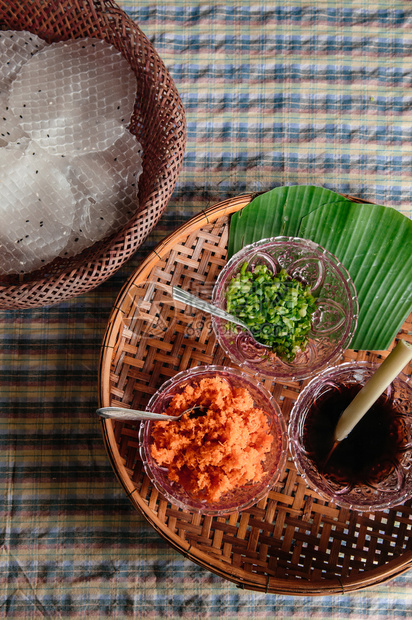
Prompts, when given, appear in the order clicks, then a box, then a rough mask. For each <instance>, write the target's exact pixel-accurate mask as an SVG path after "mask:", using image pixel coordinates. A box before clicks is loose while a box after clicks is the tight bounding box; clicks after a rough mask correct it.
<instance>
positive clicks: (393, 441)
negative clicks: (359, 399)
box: [288, 362, 412, 512]
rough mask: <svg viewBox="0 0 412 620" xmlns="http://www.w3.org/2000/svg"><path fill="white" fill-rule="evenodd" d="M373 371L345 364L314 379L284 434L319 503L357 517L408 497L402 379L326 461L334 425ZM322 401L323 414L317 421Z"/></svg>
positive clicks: (411, 398)
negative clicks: (328, 503)
mask: <svg viewBox="0 0 412 620" xmlns="http://www.w3.org/2000/svg"><path fill="white" fill-rule="evenodd" d="M377 368H378V366H377V365H375V364H369V363H367V362H357V363H353V362H350V363H345V364H341V365H339V366H335V367H333V368H330V369H328V370H325V371H323V372H322V373H320V374H319V376H318V377H316V378H314V379H312V381H311V382H310V383H308V385H307V386H306V387H305V389H304V390H303V391H302V392H301V393H300V395H299V397H298V399H297V400H296V402H295V405H294V407H293V409H292V411H291V415H290V421H289V428H288V433H289V445H290V450H291V454H292V457H293V460H294V462H295V465H296V467H297V469H298V471H299V472H300V474H301V475H302V476H303V478H304V479H305V480H306V482H307V484H308V485H309V486H310V487H311V488H312V489H314V490H315V491H316V492H317V493H318V494H319V495H320V496H321V497H322V498H324V499H326V500H328V501H332V502H333V503H335V504H337V505H338V506H342V507H345V508H351V509H352V510H357V511H360V512H373V511H376V510H383V509H385V508H392V507H393V506H397V505H399V504H402V503H403V502H404V501H406V500H407V499H408V498H409V497H412V385H411V383H410V381H409V379H408V377H407V376H406V375H404V374H403V373H401V374H400V375H398V377H397V378H396V379H395V380H394V381H393V382H392V383H391V385H390V386H389V387H388V388H387V389H386V391H385V392H384V393H383V395H382V396H381V397H380V398H379V401H377V404H376V408H374V409H373V408H371V409H370V410H369V411H368V413H366V414H365V416H364V417H363V418H362V419H361V420H360V421H359V422H358V424H357V425H356V426H355V427H354V428H353V430H352V431H351V433H350V434H349V435H348V436H347V437H346V439H343V440H342V441H341V442H340V443H339V444H338V446H337V448H336V450H335V451H334V453H333V454H332V456H331V457H329V460H328V453H329V451H330V446H331V444H332V443H333V438H332V434H333V432H334V429H335V428H336V420H337V419H338V418H339V415H340V413H341V412H342V410H343V409H344V408H345V407H346V406H347V405H348V404H349V402H350V401H351V400H352V399H353V397H354V394H355V393H356V392H357V391H359V389H361V387H362V386H363V385H364V384H365V383H366V381H367V380H368V379H369V378H370V377H371V376H372V374H373V373H374V372H376V369H377ZM345 391H347V392H346V393H347V395H345ZM350 394H351V396H349V395H350ZM334 395H338V398H337V399H336V400H334V399H335V396H334ZM328 398H330V400H329V403H328V406H327V407H324V409H323V411H325V412H327V413H326V414H325V417H323V416H321V417H319V411H322V406H321V405H322V403H325V401H326V400H327V399H328ZM334 402H335V403H336V405H335V407H334V406H333V403H334ZM378 404H379V409H378ZM373 407H375V406H373ZM372 409H373V410H372ZM315 413H316V415H315ZM355 433H356V434H355ZM317 438H320V441H319V442H318V439H317ZM349 441H351V443H348V442H349ZM344 444H345V445H344ZM339 451H340V452H339ZM348 457H349V458H348ZM342 459H343V460H342ZM325 463H326V464H325ZM348 463H349V467H348Z"/></svg>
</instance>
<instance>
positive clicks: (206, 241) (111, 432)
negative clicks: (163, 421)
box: [99, 195, 412, 595]
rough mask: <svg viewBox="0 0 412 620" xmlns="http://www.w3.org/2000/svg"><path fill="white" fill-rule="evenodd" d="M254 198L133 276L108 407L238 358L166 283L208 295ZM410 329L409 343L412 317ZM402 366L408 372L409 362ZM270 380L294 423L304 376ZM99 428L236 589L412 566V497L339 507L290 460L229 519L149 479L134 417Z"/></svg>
mask: <svg viewBox="0 0 412 620" xmlns="http://www.w3.org/2000/svg"><path fill="white" fill-rule="evenodd" d="M252 198H253V196H252V195H244V196H240V197H238V198H235V199H232V200H228V201H226V202H222V203H219V204H217V205H215V206H214V207H211V208H210V209H208V210H207V211H205V212H203V213H201V214H200V215H198V216H197V217H195V218H194V219H192V220H190V221H189V222H188V223H187V224H185V225H184V226H183V227H181V228H180V229H179V230H177V231H176V232H175V233H174V234H172V235H171V236H169V237H168V238H167V239H166V240H165V241H164V242H162V243H161V244H160V245H159V246H158V247H157V248H156V250H155V251H153V252H152V253H151V254H150V255H149V256H148V257H147V258H146V260H145V261H144V262H143V263H142V264H141V265H140V267H139V268H138V269H137V271H136V272H135V273H134V274H133V275H132V276H131V278H130V279H129V281H128V282H127V283H126V285H125V286H124V288H123V290H122V291H121V293H120V295H119V297H118V299H117V301H116V304H115V307H114V309H113V311H112V314H111V317H110V320H109V324H108V328H107V331H106V334H105V338H104V341H103V345H102V350H101V360H100V372H99V378H100V386H99V396H100V406H109V405H126V406H130V407H132V408H136V409H143V408H144V407H145V405H146V403H147V402H148V399H149V398H150V396H151V395H152V394H153V393H154V392H155V391H156V390H157V389H158V388H159V386H160V385H161V384H162V383H163V382H164V381H165V380H167V379H168V378H169V377H171V376H173V375H175V374H176V373H177V372H178V371H181V370H184V369H186V368H188V367H191V366H196V365H199V364H226V365H230V361H229V360H228V359H226V358H225V357H224V354H223V352H222V350H221V349H220V347H219V346H218V345H217V342H216V340H215V337H214V335H213V332H212V331H211V329H210V320H208V319H207V318H206V320H205V317H204V316H202V314H201V313H199V312H197V311H195V310H190V309H186V310H185V311H183V310H178V309H176V308H175V307H174V305H173V302H172V301H171V292H170V291H171V286H172V285H178V286H181V287H183V288H184V289H189V288H191V289H192V290H193V289H194V287H202V289H201V290H203V293H202V294H203V295H204V296H205V297H206V292H205V287H207V288H208V290H210V292H211V290H212V287H213V284H214V282H215V280H216V277H217V275H218V273H219V271H220V269H221V268H222V266H223V265H224V264H225V262H226V252H227V237H228V224H229V216H230V214H231V213H233V212H235V211H236V210H238V209H240V208H242V207H244V206H245V205H247V204H248V203H249V202H250V200H251V199H252ZM355 200H356V199H355ZM357 202H360V201H357ZM195 290H199V288H196V289H195ZM402 337H403V338H405V339H406V340H409V341H410V342H411V341H412V316H411V317H410V318H409V320H408V321H407V322H406V323H405V324H404V326H403V329H402ZM395 340H396V339H395ZM392 346H393V345H392ZM391 348H392V347H391ZM386 355H387V352H383V351H382V352H378V351H375V352H368V351H359V352H357V351H350V350H349V351H347V352H346V353H345V355H344V356H343V357H342V360H341V361H342V362H343V361H354V360H362V361H364V360H367V361H371V362H377V361H379V360H381V359H382V358H384V357H385V356H386ZM406 370H407V371H409V374H410V372H411V370H412V368H411V367H408V368H407V369H406ZM263 383H264V385H265V386H266V387H267V388H268V389H269V390H271V391H272V393H273V394H274V395H275V397H276V399H277V401H278V402H279V403H280V405H281V407H282V410H283V414H284V415H285V418H286V420H287V419H288V417H289V413H290V411H291V408H292V406H293V403H294V401H295V400H296V398H297V396H298V394H299V392H300V390H301V389H302V387H303V386H304V385H306V383H307V381H301V382H292V381H291V382H286V381H285V382H282V383H274V384H273V383H272V382H271V381H270V380H264V381H263ZM102 431H103V437H104V442H105V446H106V449H107V453H108V456H109V459H110V461H111V463H112V466H113V468H114V471H115V473H116V475H117V477H118V479H119V481H120V483H121V484H122V486H123V488H124V490H125V492H126V494H127V496H128V497H129V499H130V501H131V502H132V504H133V506H134V507H135V508H136V509H137V510H139V511H140V512H141V513H142V514H143V515H144V517H145V518H146V519H147V521H148V522H149V523H150V524H151V525H152V526H153V527H154V529H155V530H156V531H157V532H158V533H159V534H160V535H161V536H163V538H165V539H166V540H167V541H168V542H169V543H170V544H171V545H172V546H173V547H174V548H175V549H177V550H178V551H180V552H181V553H182V554H183V555H184V556H185V557H187V558H189V559H191V560H192V561H194V562H196V563H197V564H199V565H201V566H203V567H205V568H206V569H208V570H210V571H212V572H214V573H216V574H218V575H220V576H222V577H224V578H225V579H228V580H230V581H232V582H234V583H236V584H237V585H238V586H239V587H242V588H246V589H249V590H257V591H262V592H271V593H279V594H288V595H327V594H339V593H344V592H351V591H355V590H359V589H361V588H365V587H368V586H373V585H376V584H378V583H381V582H383V581H385V580H387V579H390V578H392V577H394V576H396V575H398V574H400V573H402V572H404V571H406V570H408V569H409V568H411V567H412V545H411V538H410V533H411V526H412V501H409V502H407V503H406V504H404V505H402V506H399V507H397V508H394V509H392V510H385V511H382V512H378V513H375V514H374V515H373V514H366V513H364V514H360V513H356V512H352V511H350V510H348V509H344V508H338V507H337V506H336V505H334V504H332V503H327V502H325V501H323V500H322V499H321V498H320V497H319V496H318V495H317V494H316V493H315V492H313V491H312V490H310V489H309V488H308V487H307V485H306V483H305V482H304V481H303V479H302V478H301V477H300V476H299V474H298V473H297V472H296V469H295V467H294V465H293V463H292V461H291V459H289V462H288V465H287V469H286V471H285V473H284V475H283V476H282V477H281V480H280V481H279V482H278V483H277V484H276V486H275V487H274V488H273V489H272V490H271V491H270V492H269V494H268V496H267V497H266V498H264V499H262V500H261V501H260V502H259V503H258V504H257V505H256V506H254V507H253V508H251V509H249V510H245V511H244V512H242V513H240V514H238V513H235V514H233V515H231V516H230V517H228V518H217V517H208V516H202V515H199V514H194V513H190V512H185V511H183V510H180V509H178V508H177V507H175V506H173V505H171V504H169V503H168V502H167V501H166V500H165V499H164V498H163V497H161V495H160V494H159V493H158V492H157V491H156V490H155V489H154V488H153V487H152V486H151V484H150V482H149V479H148V478H147V477H146V476H145V475H144V472H143V471H142V465H141V462H140V460H139V457H138V441H137V435H138V425H134V424H130V423H115V424H114V423H112V421H109V420H104V421H102Z"/></svg>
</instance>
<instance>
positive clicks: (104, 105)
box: [9, 38, 137, 153]
mask: <svg viewBox="0 0 412 620" xmlns="http://www.w3.org/2000/svg"><path fill="white" fill-rule="evenodd" d="M136 85H137V84H136V76H135V75H134V73H133V71H132V69H131V67H130V65H129V63H128V62H127V61H126V59H125V58H123V56H122V55H121V53H120V52H118V51H117V50H116V48H114V47H113V46H112V45H110V44H108V43H107V42H106V41H103V40H100V39H92V38H86V39H76V40H69V41H60V42H58V43H52V44H50V45H49V46H47V47H45V48H44V49H42V50H41V51H40V52H38V53H37V54H36V55H35V56H33V57H32V58H31V59H30V60H29V61H28V62H27V63H25V64H24V65H23V67H22V68H21V70H20V72H19V73H18V75H17V77H16V79H15V80H14V82H13V83H12V86H11V90H10V98H9V105H10V107H11V109H12V111H13V112H14V113H15V115H16V116H17V117H19V118H20V123H21V126H22V128H23V130H24V131H25V132H27V133H28V134H29V135H30V136H31V137H32V138H33V139H35V140H36V142H38V143H39V144H40V146H42V147H43V148H45V149H48V150H50V151H51V152H53V153H70V152H72V153H73V152H74V153H76V152H77V153H79V152H89V151H99V150H102V149H106V148H107V147H108V146H109V145H110V144H113V142H114V141H115V140H116V138H117V137H118V134H116V128H118V126H119V125H126V126H127V125H128V123H129V121H130V118H131V115H132V112H133V108H134V103H135V97H136Z"/></svg>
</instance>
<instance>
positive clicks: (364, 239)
mask: <svg viewBox="0 0 412 620" xmlns="http://www.w3.org/2000/svg"><path fill="white" fill-rule="evenodd" d="M278 235H287V236H295V237H303V238H305V239H312V241H315V242H316V243H319V245H321V246H322V247H324V248H325V249H327V250H329V251H330V252H332V254H334V255H335V256H336V257H337V258H338V259H339V260H340V261H341V262H342V264H343V265H344V266H345V267H346V268H347V269H348V271H349V273H350V275H351V277H352V280H353V282H354V284H355V287H356V290H357V294H358V301H359V320H358V327H357V330H356V333H355V335H354V338H353V340H352V342H351V345H350V346H351V348H353V349H357V350H369V351H374V350H386V349H387V348H388V347H389V345H390V344H391V342H392V340H393V338H394V337H395V336H396V334H397V333H398V331H399V329H400V328H401V326H402V324H403V323H404V321H405V319H406V318H407V317H408V315H409V313H410V312H411V311H412V221H411V220H409V219H408V218H407V217H405V216H404V215H402V214H401V213H399V212H398V211H396V210H395V209H393V208H391V207H384V206H381V205H367V204H355V203H353V202H351V201H350V200H348V199H346V198H343V197H342V196H340V195H339V194H336V193H335V192H331V191H329V190H325V189H323V188H320V187H313V186H293V187H287V188H285V187H282V188H276V189H274V190H271V191H270V192H267V193H266V194H262V195H261V196H258V197H257V198H255V199H254V200H253V201H252V202H251V203H250V204H249V205H248V206H247V207H245V208H244V209H243V210H242V211H241V212H237V213H236V214H234V215H233V216H232V218H231V223H230V231H229V256H231V255H233V254H234V253H236V252H237V251H238V250H239V249H241V247H243V246H244V245H247V244H249V243H252V242H253V241H258V240H260V239H264V238H268V237H276V236H278Z"/></svg>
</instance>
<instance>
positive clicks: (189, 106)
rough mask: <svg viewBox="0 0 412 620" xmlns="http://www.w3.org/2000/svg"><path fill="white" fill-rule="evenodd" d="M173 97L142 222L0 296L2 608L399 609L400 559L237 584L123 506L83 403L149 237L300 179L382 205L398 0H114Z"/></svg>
mask: <svg viewBox="0 0 412 620" xmlns="http://www.w3.org/2000/svg"><path fill="white" fill-rule="evenodd" d="M119 5H120V6H121V7H122V8H123V9H124V10H125V11H126V12H127V13H128V14H129V15H130V16H131V17H132V18H133V19H134V20H136V21H137V22H138V23H139V25H140V27H141V29H142V30H143V31H144V32H145V34H146V35H147V36H148V37H149V39H150V40H151V41H152V42H153V44H154V45H155V47H156V49H157V50H158V52H159V54H160V56H161V57H162V59H163V61H164V63H165V64H166V66H167V68H168V70H169V71H170V73H171V75H172V77H173V78H174V80H175V82H176V85H177V87H178V90H179V92H180V94H181V97H182V100H183V104H184V106H185V109H186V114H187V123H188V143H187V150H186V155H185V160H184V165H183V170H182V172H181V175H180V178H179V181H178V184H177V186H176V190H175V193H174V195H173V197H172V200H171V201H170V203H169V206H168V208H167V210H166V212H165V214H164V216H163V218H162V220H161V222H160V224H159V225H158V226H157V228H156V229H155V230H154V231H153V232H152V233H151V235H150V236H149V238H148V240H147V241H146V243H145V244H144V246H143V247H142V248H141V249H140V250H139V251H138V252H137V254H136V255H135V256H134V257H133V259H132V260H131V261H129V262H128V263H127V264H126V265H125V266H123V267H122V269H121V270H120V271H119V272H118V273H117V274H116V275H115V276H113V277H112V278H111V279H110V280H109V281H108V282H106V283H105V284H103V285H101V286H100V287H99V288H98V289H97V290H95V291H92V292H91V293H88V294H85V295H83V296H81V297H78V298H76V299H74V300H72V301H70V302H67V303H64V304H61V305H59V306H54V307H50V308H42V309H39V310H26V311H1V312H0V323H1V330H2V343H1V348H0V364H1V375H0V377H1V379H0V380H1V392H0V400H1V419H0V424H1V432H0V443H1V451H0V467H1V474H0V487H1V496H0V501H1V506H0V509H1V522H0V531H1V547H0V584H1V587H0V617H5V618H24V619H30V618H43V617H45V618H53V619H54V618H62V619H65V618H68V619H71V618H77V617H87V618H104V617H112V618H126V617H134V618H152V619H158V618H176V619H177V618H202V619H203V618H204V619H215V618H222V619H225V620H229V619H232V618H233V619H235V618H245V619H247V620H252V619H253V620H254V619H256V620H257V619H259V620H260V619H262V618H274V617H278V618H290V617H292V616H293V618H295V619H296V620H300V619H303V618H308V617H310V618H314V619H316V620H321V619H323V618H331V619H343V618H345V619H346V618H350V619H351V620H358V619H359V620H360V619H362V620H365V619H372V618H373V619H374V620H376V619H378V618H379V619H386V618H391V620H398V619H401V618H407V617H410V614H411V604H412V572H411V571H409V572H408V573H405V574H403V575H402V576H399V577H397V578H395V579H393V580H392V581H389V582H387V583H382V584H380V585H375V586H374V587H372V588H370V589H367V590H363V591H360V592H357V593H354V594H350V595H347V594H345V593H344V592H343V593H342V594H341V595H340V596H330V597H288V596H281V595H272V594H261V593H255V592H251V591H243V590H240V589H239V588H237V587H236V586H235V585H234V584H232V583H229V582H226V581H224V580H222V579H221V578H220V577H217V576H215V575H214V574H212V573H210V572H208V571H206V570H205V569H203V568H200V567H198V566H197V565H195V564H193V563H192V562H190V561H189V560H187V559H185V558H184V557H183V556H181V555H180V554H179V553H178V552H176V551H174V550H173V549H172V548H171V547H169V546H168V545H167V543H166V542H165V541H164V540H163V539H162V538H160V537H159V536H158V535H157V534H156V533H155V532H154V530H152V528H151V526H150V525H149V524H148V523H147V522H146V521H145V520H144V519H143V517H141V516H140V515H139V514H138V513H136V512H135V511H134V510H133V508H132V507H131V505H130V503H129V500H128V499H127V497H126V495H125V494H124V491H123V489H122V488H121V486H120V484H119V483H118V481H117V480H116V478H115V475H114V473H113V471H112V469H111V467H110V465H109V462H108V459H107V456H106V453H105V450H104V446H103V442H102V436H101V432H100V426H99V423H98V420H97V417H96V414H95V409H96V406H97V380H98V356H99V349H100V344H101V341H102V339H103V335H104V331H105V328H106V325H107V321H108V318H109V314H110V310H111V308H112V306H113V304H114V302H115V299H116V297H117V294H118V293H119V291H120V289H121V286H122V285H123V284H124V282H125V280H126V279H127V277H128V276H129V275H130V274H131V273H132V272H133V270H134V269H135V268H136V267H137V265H138V264H139V262H140V261H141V260H142V258H143V257H144V256H146V255H147V253H148V251H149V250H150V249H151V248H153V247H154V245H155V244H156V243H158V242H159V241H160V240H161V239H163V238H164V237H165V236H166V235H167V234H169V233H170V232H172V231H174V230H175V229H176V227H177V226H178V225H180V224H182V223H183V222H185V221H187V220H188V219H189V218H190V217H191V216H193V215H194V214H196V213H198V212H199V211H200V210H201V209H204V208H205V207H207V206H209V205H211V204H214V203H215V202H218V201H219V200H222V199H224V198H226V197H229V196H235V195H237V194H240V193H242V192H253V191H262V190H268V189H271V188H272V187H275V186H279V185H290V184H314V185H322V186H325V187H327V188H330V189H332V190H335V191H338V192H342V193H348V194H352V195H354V196H358V197H361V198H363V199H366V200H370V201H373V202H376V203H378V204H385V205H388V206H393V207H395V208H396V209H398V210H399V211H401V212H402V213H404V214H405V215H407V216H408V217H410V216H411V215H412V211H411V196H410V194H411V189H412V154H411V143H412V123H411V110H412V72H411V62H412V3H411V2H408V1H405V2H401V1H393V0H375V2H366V0H353V1H349V0H348V1H345V0H342V1H338V0H316V2H311V3H309V2H299V1H297V0H290V1H285V2H274V1H272V2H269V1H267V2H260V1H257V2H251V1H250V2H248V1H247V0H226V1H225V2H218V1H213V0H210V2H207V1H206V2H205V1H204V0H164V2H154V1H152V0H151V1H150V2H149V1H144V0H142V1H139V2H138V1H137V0H122V1H121V2H119Z"/></svg>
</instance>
